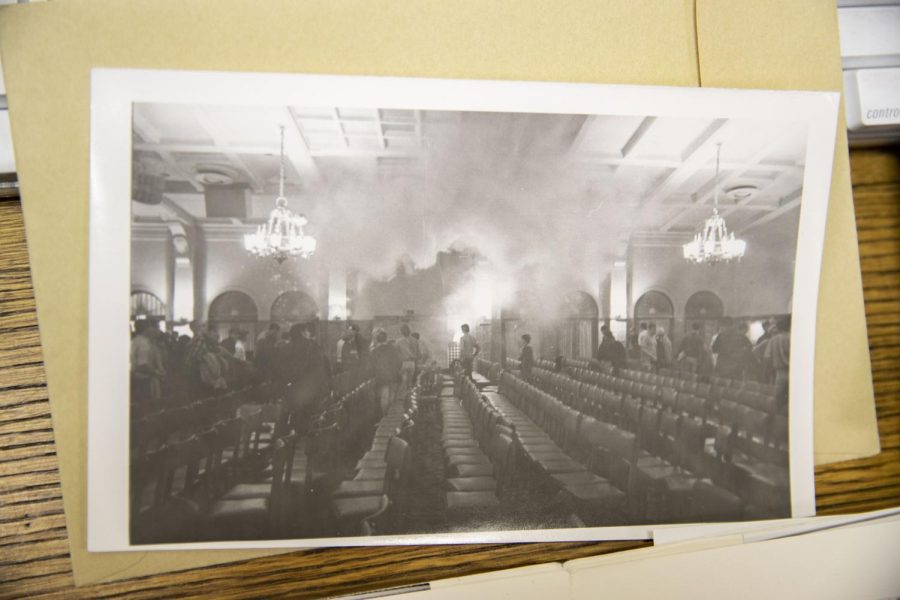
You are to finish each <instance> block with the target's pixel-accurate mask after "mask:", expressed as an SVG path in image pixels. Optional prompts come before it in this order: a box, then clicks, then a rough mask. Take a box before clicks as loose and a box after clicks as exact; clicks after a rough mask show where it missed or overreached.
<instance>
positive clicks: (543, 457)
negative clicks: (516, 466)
mask: <svg viewBox="0 0 900 600" xmlns="http://www.w3.org/2000/svg"><path fill="white" fill-rule="evenodd" d="M537 448H538V449H535V450H529V449H527V448H523V450H524V451H525V454H527V455H528V458H530V459H531V460H533V461H535V462H541V461H548V460H572V459H571V458H569V455H568V454H566V453H565V452H563V451H562V450H561V449H560V448H559V447H557V446H545V447H541V446H538V447H537ZM582 468H584V467H582Z"/></svg>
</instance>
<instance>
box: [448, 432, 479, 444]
mask: <svg viewBox="0 0 900 600" xmlns="http://www.w3.org/2000/svg"><path fill="white" fill-rule="evenodd" d="M471 439H475V432H474V431H446V432H444V433H442V434H441V441H442V442H446V441H450V440H471Z"/></svg>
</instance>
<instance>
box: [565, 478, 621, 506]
mask: <svg viewBox="0 0 900 600" xmlns="http://www.w3.org/2000/svg"><path fill="white" fill-rule="evenodd" d="M563 490H564V491H565V492H566V493H567V494H569V495H570V496H572V497H573V498H575V499H576V500H579V501H581V502H621V501H623V500H625V492H623V491H622V490H620V489H617V488H615V487H613V486H612V485H611V484H609V483H608V482H604V483H599V484H587V485H569V486H566V487H565V488H563Z"/></svg>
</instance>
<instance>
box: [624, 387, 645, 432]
mask: <svg viewBox="0 0 900 600" xmlns="http://www.w3.org/2000/svg"><path fill="white" fill-rule="evenodd" d="M640 420H641V401H640V399H639V398H636V397H630V396H629V397H628V398H625V402H624V404H623V405H622V418H621V420H620V425H621V426H622V427H624V428H625V429H627V430H628V431H637V430H638V425H639V424H640Z"/></svg>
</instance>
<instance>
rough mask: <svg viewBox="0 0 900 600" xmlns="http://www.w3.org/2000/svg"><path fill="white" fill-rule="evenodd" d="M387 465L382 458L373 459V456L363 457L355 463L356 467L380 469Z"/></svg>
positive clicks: (358, 468) (359, 468)
mask: <svg viewBox="0 0 900 600" xmlns="http://www.w3.org/2000/svg"><path fill="white" fill-rule="evenodd" d="M384 467H387V463H386V462H385V461H384V459H383V458H380V459H375V458H363V459H361V460H360V461H359V462H358V463H356V469H357V470H361V469H382V468H384Z"/></svg>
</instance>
